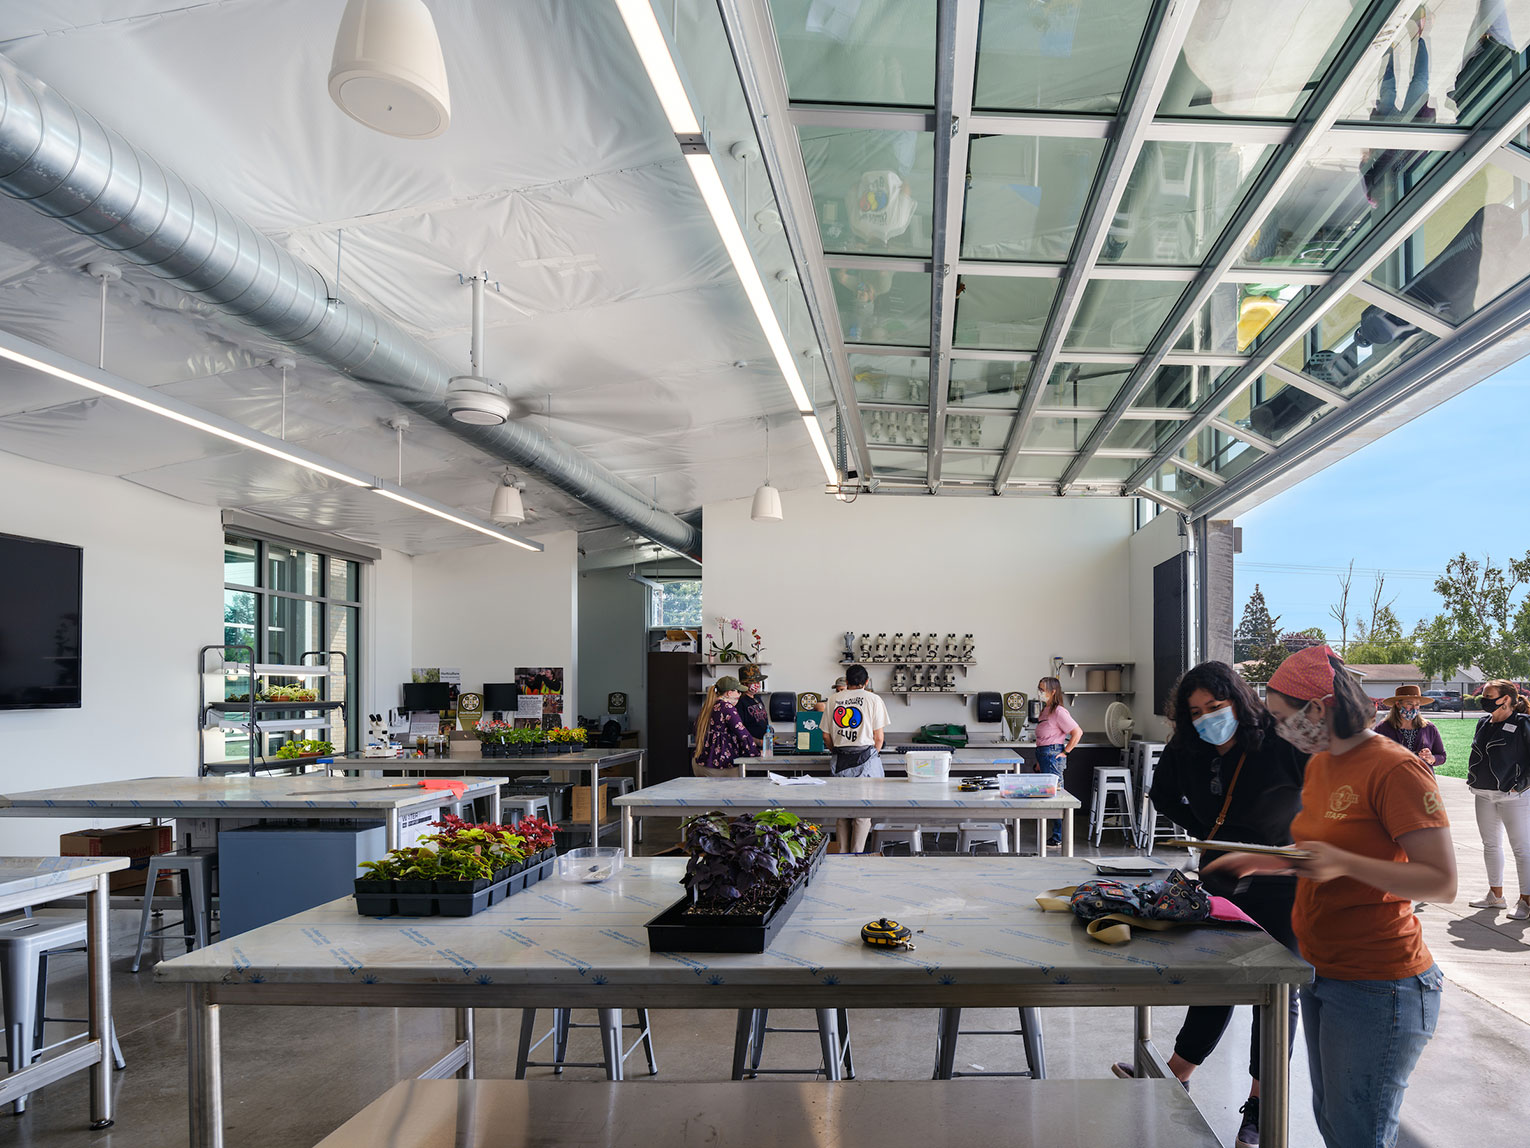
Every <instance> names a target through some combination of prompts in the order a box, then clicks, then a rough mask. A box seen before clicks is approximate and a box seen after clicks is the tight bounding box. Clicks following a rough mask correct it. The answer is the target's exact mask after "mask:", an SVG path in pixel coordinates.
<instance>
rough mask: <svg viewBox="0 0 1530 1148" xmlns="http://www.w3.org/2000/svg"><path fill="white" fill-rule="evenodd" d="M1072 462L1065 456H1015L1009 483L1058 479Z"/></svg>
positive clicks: (1068, 456)
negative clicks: (1023, 480) (1025, 480)
mask: <svg viewBox="0 0 1530 1148" xmlns="http://www.w3.org/2000/svg"><path fill="white" fill-rule="evenodd" d="M1072 461H1073V457H1072V456H1071V455H1066V454H1017V455H1016V456H1015V468H1014V469H1013V470H1012V471H1010V472H1009V477H1010V481H1011V482H1014V481H1018V480H1020V479H1038V478H1048V479H1058V478H1061V477H1062V473H1063V471H1065V470H1067V469H1068V464H1069V463H1070V462H1072Z"/></svg>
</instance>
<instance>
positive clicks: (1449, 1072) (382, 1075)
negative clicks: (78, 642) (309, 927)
mask: <svg viewBox="0 0 1530 1148" xmlns="http://www.w3.org/2000/svg"><path fill="white" fill-rule="evenodd" d="M1442 789H1443V791H1444V794H1445V797H1446V801H1447V806H1448V808H1449V810H1450V813H1451V817H1452V821H1453V823H1454V824H1455V826H1456V827H1457V828H1456V842H1457V851H1458V856H1459V860H1460V866H1461V896H1460V900H1459V903H1458V904H1455V905H1450V906H1443V905H1441V906H1434V905H1431V906H1428V907H1426V908H1425V909H1424V910H1423V911H1422V913H1421V917H1422V919H1423V920H1424V922H1425V927H1426V929H1427V930H1428V933H1427V936H1428V941H1429V945H1430V948H1431V949H1432V951H1433V952H1434V954H1435V957H1436V959H1437V960H1438V961H1439V963H1440V966H1441V967H1442V968H1443V969H1444V970H1445V972H1446V975H1447V977H1448V978H1449V980H1450V982H1451V984H1450V991H1449V992H1448V994H1447V996H1446V1000H1445V1005H1444V1008H1443V1009H1442V1014H1441V1019H1440V1027H1439V1031H1438V1033H1437V1034H1436V1037H1435V1039H1434V1041H1433V1042H1431V1044H1430V1045H1429V1048H1428V1049H1427V1051H1426V1052H1425V1053H1424V1057H1423V1060H1422V1061H1421V1062H1420V1064H1419V1067H1418V1069H1417V1071H1416V1072H1415V1073H1414V1076H1413V1083H1412V1087H1411V1089H1410V1091H1409V1094H1408V1099H1407V1102H1406V1103H1405V1104H1404V1107H1403V1131H1402V1136H1401V1138H1400V1140H1399V1144H1400V1145H1401V1146H1402V1148H1481V1146H1483V1145H1499V1144H1514V1143H1522V1142H1523V1141H1524V1138H1525V1127H1526V1123H1527V1117H1530V1102H1527V1101H1526V1100H1525V1090H1524V1082H1525V1081H1526V1080H1527V1079H1530V927H1527V926H1530V923H1527V922H1522V921H1512V922H1511V921H1506V920H1504V919H1503V914H1501V913H1498V914H1494V913H1490V912H1484V911H1481V910H1473V909H1470V908H1468V907H1466V904H1465V902H1466V901H1468V900H1471V899H1473V898H1475V897H1477V896H1478V895H1479V894H1480V893H1481V892H1482V888H1481V887H1482V886H1483V884H1484V881H1483V878H1482V859H1481V845H1480V842H1479V841H1478V839H1477V833H1476V828H1475V823H1474V821H1473V819H1472V815H1471V797H1470V795H1469V794H1468V793H1467V792H1466V790H1465V786H1464V783H1461V782H1457V781H1453V780H1452V779H1442ZM1079 852H1080V853H1092V852H1094V851H1093V850H1088V849H1083V848H1081V849H1080V850H1079ZM1103 852H1106V853H1112V854H1115V853H1120V852H1121V850H1120V849H1119V848H1114V849H1112V848H1107V849H1106V850H1104V851H1103ZM1159 855H1160V856H1163V857H1165V858H1166V859H1172V857H1173V856H1174V854H1173V853H1172V852H1170V851H1167V850H1163V849H1160V850H1159ZM112 925H113V928H112V932H113V938H114V943H113V962H112V963H113V991H114V993H115V994H116V995H115V1012H116V1017H117V1030H118V1033H119V1036H120V1039H121V1042H122V1047H123V1052H124V1055H125V1056H126V1058H127V1061H128V1067H127V1070H126V1071H124V1072H121V1073H118V1074H116V1077H115V1082H114V1085H115V1089H116V1096H117V1105H118V1108H117V1114H116V1115H117V1123H116V1125H115V1127H113V1128H110V1129H107V1130H105V1131H102V1132H90V1131H89V1130H88V1129H86V1127H85V1120H86V1111H87V1106H86V1090H85V1077H84V1076H83V1075H80V1076H75V1077H73V1078H70V1079H68V1080H65V1081H61V1082H58V1083H56V1084H53V1085H50V1086H49V1087H48V1088H46V1089H44V1090H43V1091H42V1092H39V1093H35V1094H33V1096H32V1099H31V1102H30V1104H29V1107H28V1111H27V1112H26V1113H25V1114H24V1115H23V1116H20V1117H17V1116H14V1115H12V1114H11V1113H10V1111H9V1109H8V1108H7V1110H6V1111H5V1112H4V1113H3V1114H0V1145H10V1144H14V1145H17V1146H18V1148H32V1146H37V1148H42V1146H47V1148H74V1146H81V1145H95V1146H101V1148H107V1146H111V1148H176V1146H179V1145H183V1144H185V1143H186V1139H187V1137H186V1100H185V1096H186V1067H185V1053H184V1047H185V1045H184V1041H185V1025H184V1022H183V1015H182V1003H183V1001H182V997H181V994H180V993H179V992H178V991H175V990H171V989H167V988H163V987H160V986H157V985H155V983H154V981H153V979H152V977H151V976H150V975H149V973H148V967H149V966H148V963H147V962H146V963H145V971H144V972H143V973H141V974H139V975H136V976H135V975H134V974H132V973H130V972H129V971H128V967H129V965H130V964H131V958H132V948H133V945H132V941H133V937H134V931H135V930H136V928H137V920H136V915H134V914H128V913H117V914H114V919H113V923H112ZM168 949H169V952H170V954H171V955H175V954H177V953H179V952H180V947H179V944H178V943H176V942H168ZM156 955H157V954H156ZM83 965H84V962H83V958H82V957H66V958H63V959H62V960H60V961H58V962H57V966H56V972H55V979H54V982H53V983H54V988H55V991H54V992H53V993H52V994H51V996H52V999H53V1002H54V1003H53V1006H52V1007H51V1008H50V1011H51V1012H54V1013H62V1014H64V1015H75V1016H80V1015H83V1012H84V1000H83V996H84V982H83ZM549 1015H550V1014H544V1016H549ZM1044 1015H1045V1039H1046V1050H1047V1060H1048V1069H1049V1074H1050V1075H1052V1076H1056V1077H1075V1078H1088V1077H1096V1078H1099V1077H1106V1076H1108V1075H1109V1071H1110V1064H1111V1062H1112V1061H1113V1060H1117V1059H1123V1058H1127V1057H1128V1055H1129V1046H1130V1039H1131V1014H1130V1012H1129V1010H1124V1009H1054V1010H1047V1011H1046V1013H1045V1014H1044ZM1180 1015H1181V1010H1177V1009H1160V1010H1157V1011H1156V1012H1155V1014H1154V1027H1155V1032H1156V1033H1157V1035H1158V1040H1159V1046H1160V1048H1162V1049H1165V1050H1167V1049H1168V1048H1170V1047H1171V1046H1172V1043H1173V1034H1174V1033H1175V1032H1176V1031H1177V1029H1178V1025H1179V1017H1180ZM1248 1017H1249V1010H1248V1009H1242V1010H1239V1014H1238V1015H1237V1017H1236V1018H1235V1019H1234V1021H1233V1025H1232V1027H1231V1029H1230V1030H1229V1032H1228V1035H1227V1036H1226V1037H1225V1038H1224V1039H1223V1041H1222V1044H1221V1046H1220V1047H1219V1048H1218V1049H1217V1051H1216V1053H1215V1054H1214V1055H1213V1056H1212V1058H1211V1059H1210V1060H1208V1061H1207V1063H1206V1064H1205V1065H1204V1066H1203V1067H1202V1068H1201V1070H1200V1071H1199V1072H1198V1073H1197V1075H1196V1077H1195V1080H1194V1082H1193V1090H1192V1092H1191V1096H1192V1098H1193V1099H1194V1101H1195V1102H1196V1104H1197V1105H1199V1106H1200V1108H1201V1110H1202V1112H1203V1113H1204V1114H1205V1115H1206V1117H1207V1119H1208V1120H1209V1121H1210V1123H1211V1126H1212V1127H1213V1128H1214V1129H1215V1130H1216V1131H1217V1132H1218V1134H1219V1135H1221V1136H1222V1137H1223V1138H1224V1142H1225V1143H1228V1144H1231V1143H1232V1140H1233V1136H1234V1133H1235V1131H1236V1129H1237V1124H1238V1116H1237V1109H1238V1107H1239V1106H1240V1105H1241V1104H1242V1103H1243V1100H1244V1098H1245V1097H1246V1096H1247V1093H1248V1076H1247V1056H1248ZM1012 1020H1013V1013H1006V1012H1004V1011H1003V1010H973V1011H971V1012H970V1013H969V1014H968V1015H967V1016H966V1017H965V1018H964V1023H966V1024H968V1025H969V1026H970V1027H974V1028H976V1027H985V1026H987V1027H1001V1026H1002V1027H1013V1025H1012ZM798 1021H800V1023H801V1024H802V1025H804V1026H806V1025H809V1024H811V1014H809V1013H802V1014H788V1015H787V1016H785V1017H783V1016H782V1015H781V1014H777V1013H772V1023H795V1022H798ZM519 1022H520V1014H519V1012H518V1011H510V1012H507V1013H495V1012H492V1011H488V1010H480V1011H479V1013H478V1057H479V1075H480V1076H483V1077H510V1076H512V1075H513V1072H514V1058H515V1044H516V1040H517V1038H518V1034H519ZM653 1023H654V1032H655V1039H656V1042H657V1048H658V1056H659V1067H660V1070H661V1075H660V1076H659V1077H658V1079H660V1080H667V1081H711V1080H720V1079H726V1077H727V1066H728V1062H729V1057H730V1053H731V1048H732V1040H733V1023H734V1021H733V1014H732V1013H722V1012H717V1011H698V1012H678V1011H674V1012H662V1013H655V1014H654V1015H653ZM850 1023H851V1035H852V1038H853V1041H854V1049H855V1060H856V1069H857V1074H858V1076H860V1077H862V1078H864V1079H883V1080H887V1079H892V1080H901V1079H906V1080H924V1079H928V1078H929V1074H930V1070H931V1067H932V1065H933V1060H934V1051H935V1032H934V1023H935V1022H934V1017H933V1014H932V1013H929V1012H927V1011H918V1010H911V1011H908V1012H898V1011H869V1010H852V1012H851V1021H850ZM223 1033H224V1046H225V1053H224V1082H225V1083H224V1088H225V1098H226V1105H227V1124H228V1142H229V1144H230V1145H231V1146H232V1148H256V1146H261V1148H265V1146H270V1148H278V1146H279V1148H295V1146H299V1148H300V1146H305V1145H312V1144H315V1143H317V1142H318V1141H319V1140H320V1139H322V1138H323V1137H324V1136H325V1135H326V1134H327V1133H329V1132H330V1131H332V1130H333V1129H334V1128H336V1127H338V1126H339V1125H340V1124H342V1123H343V1122H344V1121H345V1120H346V1119H348V1118H349V1117H350V1116H351V1115H353V1114H354V1113H355V1112H357V1111H358V1110H360V1109H361V1108H363V1107H364V1106H365V1105H366V1104H368V1103H369V1102H370V1101H372V1100H373V1099H375V1098H376V1097H377V1096H379V1095H380V1094H381V1093H382V1092H384V1091H385V1090H386V1089H387V1088H388V1087H389V1086H390V1085H392V1084H393V1083H394V1082H395V1081H397V1080H399V1079H402V1078H404V1077H407V1076H410V1075H412V1074H414V1073H415V1072H418V1071H419V1070H420V1069H421V1068H423V1067H424V1066H425V1065H427V1064H429V1063H430V1062H431V1061H433V1060H435V1059H436V1057H437V1056H439V1055H440V1054H441V1053H442V1052H443V1051H444V1050H445V1048H446V1047H447V1044H448V1042H449V1040H450V1033H451V1020H450V1016H449V1014H446V1013H443V1012H438V1011H433V1010H432V1011H413V1010H392V1011H390V1010H384V1009H339V1008H337V1009H298V1008H242V1009H241V1008H235V1007H228V1008H225V1010H224V1022H223ZM543 1051H545V1048H544V1050H543ZM571 1056H572V1057H573V1058H574V1059H582V1060H595V1059H597V1058H598V1040H597V1037H596V1035H595V1033H594V1031H593V1030H579V1031H576V1033H575V1034H574V1037H573V1048H572V1050H571ZM817 1060H818V1049H817V1041H816V1038H814V1037H811V1036H791V1035H785V1036H772V1037H771V1038H770V1040H769V1043H768V1045H767V1048H766V1062H765V1063H766V1066H767V1067H769V1066H791V1065H816V1063H817ZM640 1066H641V1053H635V1054H634V1056H633V1058H632V1059H631V1060H629V1068H630V1069H631V1070H632V1071H633V1073H634V1077H633V1083H632V1087H638V1088H640V1087H642V1082H643V1081H645V1080H647V1079H649V1078H648V1077H647V1076H646V1075H643V1069H642V1068H641V1067H640ZM958 1066H959V1067H961V1068H968V1069H976V1068H979V1067H981V1068H984V1069H988V1070H1003V1069H1014V1068H1018V1067H1022V1066H1023V1057H1022V1055H1021V1052H1020V1049H1019V1041H1018V1040H1015V1039H1013V1038H983V1037H964V1038H963V1039H962V1044H961V1047H960V1049H959V1051H958ZM533 1075H534V1077H536V1076H539V1077H541V1078H546V1079H551V1074H550V1073H549V1072H548V1071H547V1070H540V1072H539V1073H534V1074H533ZM564 1078H565V1079H568V1080H580V1079H586V1080H589V1079H601V1078H602V1074H601V1073H600V1072H599V1071H598V1070H577V1069H571V1070H568V1071H567V1072H565V1073H564ZM1013 1084H1014V1087H1017V1088H1020V1087H1024V1082H1023V1081H1015V1082H1013ZM740 1087H748V1085H747V1084H741V1085H740ZM1291 1113H1292V1141H1291V1142H1292V1144H1293V1145H1294V1146H1298V1148H1306V1146H1316V1145H1318V1144H1319V1143H1320V1141H1319V1140H1318V1137H1317V1134H1316V1131H1315V1127H1314V1124H1313V1119H1312V1113H1311V1093H1310V1089H1309V1087H1308V1083H1307V1072H1306V1054H1305V1051H1304V1049H1303V1046H1302V1041H1301V1037H1300V1035H1298V1037H1297V1049H1296V1054H1295V1059H1294V1062H1293V1070H1292V1105H1291Z"/></svg>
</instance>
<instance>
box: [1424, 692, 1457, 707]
mask: <svg viewBox="0 0 1530 1148" xmlns="http://www.w3.org/2000/svg"><path fill="white" fill-rule="evenodd" d="M1424 696H1425V697H1426V698H1433V699H1434V708H1435V709H1437V710H1458V709H1460V708H1461V695H1460V693H1459V692H1458V691H1456V690H1425V691H1424Z"/></svg>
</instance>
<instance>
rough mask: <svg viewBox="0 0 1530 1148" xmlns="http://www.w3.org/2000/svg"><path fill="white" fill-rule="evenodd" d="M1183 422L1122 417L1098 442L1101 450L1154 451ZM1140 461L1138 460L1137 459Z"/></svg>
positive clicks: (1167, 439)
mask: <svg viewBox="0 0 1530 1148" xmlns="http://www.w3.org/2000/svg"><path fill="white" fill-rule="evenodd" d="M1183 426H1184V424H1183V423H1180V422H1163V421H1158V420H1150V419H1122V420H1121V421H1120V422H1119V423H1117V424H1116V426H1115V429H1114V430H1112V431H1111V432H1110V433H1109V434H1108V435H1106V436H1105V441H1104V442H1103V443H1101V444H1100V448H1101V449H1102V450H1146V451H1154V450H1157V449H1158V448H1159V447H1161V446H1162V445H1163V444H1164V443H1166V442H1168V441H1169V439H1170V438H1171V437H1173V435H1174V433H1175V432H1176V431H1178V430H1179V429H1180V428H1181V427H1183ZM1139 461H1140V460H1139Z"/></svg>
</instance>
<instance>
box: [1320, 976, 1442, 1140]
mask: <svg viewBox="0 0 1530 1148" xmlns="http://www.w3.org/2000/svg"><path fill="white" fill-rule="evenodd" d="M1444 984H1445V977H1444V974H1442V973H1441V972H1440V970H1439V967H1438V966H1435V965H1431V966H1430V967H1429V968H1428V969H1427V970H1425V971H1424V972H1422V973H1420V974H1419V975H1418V976H1416V977H1408V978H1407V979H1406V980H1400V981H1335V980H1329V979H1328V978H1327V977H1321V976H1320V977H1315V978H1314V979H1313V982H1312V984H1311V985H1308V986H1306V987H1305V988H1303V989H1302V990H1301V1002H1302V1026H1303V1029H1304V1031H1305V1032H1306V1034H1307V1061H1308V1065H1309V1068H1310V1071H1311V1075H1312V1108H1313V1111H1314V1112H1315V1113H1316V1114H1317V1123H1318V1131H1319V1132H1321V1133H1322V1134H1323V1143H1325V1144H1326V1145H1328V1148H1393V1146H1394V1145H1395V1144H1396V1143H1397V1114H1398V1112H1399V1111H1400V1110H1401V1108H1402V1100H1403V1093H1404V1092H1405V1091H1407V1088H1408V1077H1409V1075H1410V1074H1411V1073H1412V1072H1413V1066H1414V1065H1415V1064H1417V1063H1418V1058H1419V1054H1421V1053H1422V1052H1423V1051H1424V1046H1425V1045H1426V1044H1428V1043H1429V1038H1430V1037H1432V1036H1433V1035H1434V1026H1435V1024H1436V1022H1437V1021H1438V1020H1439V1017H1440V993H1441V991H1442V989H1443V988H1444Z"/></svg>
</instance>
